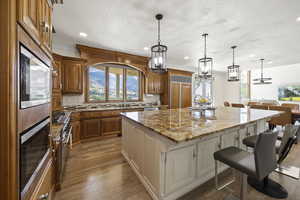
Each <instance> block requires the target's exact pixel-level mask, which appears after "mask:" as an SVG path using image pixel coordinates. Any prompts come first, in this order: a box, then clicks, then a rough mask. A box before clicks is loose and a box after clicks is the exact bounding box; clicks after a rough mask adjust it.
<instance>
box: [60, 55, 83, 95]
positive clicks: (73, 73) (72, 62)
mask: <svg viewBox="0 0 300 200" xmlns="http://www.w3.org/2000/svg"><path fill="white" fill-rule="evenodd" d="M83 64H84V60H82V59H79V58H67V57H64V58H63V61H62V69H63V80H62V85H63V90H62V91H63V93H69V94H72V93H73V94H82V92H83Z"/></svg>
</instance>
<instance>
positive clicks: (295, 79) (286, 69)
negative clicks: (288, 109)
mask: <svg viewBox="0 0 300 200" xmlns="http://www.w3.org/2000/svg"><path fill="white" fill-rule="evenodd" d="M264 76H265V77H267V78H269V77H270V78H272V84H270V85H254V84H253V81H252V79H253V78H257V77H260V70H259V69H256V70H252V71H251V99H258V100H260V99H266V100H278V87H279V86H281V85H289V84H298V85H300V63H298V64H293V65H286V66H279V67H272V68H266V69H264ZM281 103H282V102H281ZM293 103H295V102H293ZM299 103H300V102H299Z"/></svg>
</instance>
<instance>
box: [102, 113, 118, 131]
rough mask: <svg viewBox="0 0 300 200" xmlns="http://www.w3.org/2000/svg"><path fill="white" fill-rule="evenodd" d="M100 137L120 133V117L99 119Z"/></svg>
mask: <svg viewBox="0 0 300 200" xmlns="http://www.w3.org/2000/svg"><path fill="white" fill-rule="evenodd" d="M101 126H102V135H112V134H120V133H121V117H111V118H103V119H101Z"/></svg>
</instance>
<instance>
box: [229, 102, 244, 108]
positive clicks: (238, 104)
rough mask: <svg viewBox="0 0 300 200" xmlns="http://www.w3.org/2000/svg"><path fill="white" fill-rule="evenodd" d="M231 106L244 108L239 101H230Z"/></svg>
mask: <svg viewBox="0 0 300 200" xmlns="http://www.w3.org/2000/svg"><path fill="white" fill-rule="evenodd" d="M231 107H235V108H245V105H244V104H241V103H232V104H231Z"/></svg>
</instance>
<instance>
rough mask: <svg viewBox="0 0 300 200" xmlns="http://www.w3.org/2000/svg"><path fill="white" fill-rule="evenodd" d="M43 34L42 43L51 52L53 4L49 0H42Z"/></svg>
mask: <svg viewBox="0 0 300 200" xmlns="http://www.w3.org/2000/svg"><path fill="white" fill-rule="evenodd" d="M40 10H41V14H42V15H41V18H40V20H41V31H40V32H41V35H42V45H43V47H44V48H45V49H46V51H48V52H51V45H52V5H51V4H50V3H49V1H48V0H41V9H40Z"/></svg>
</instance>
